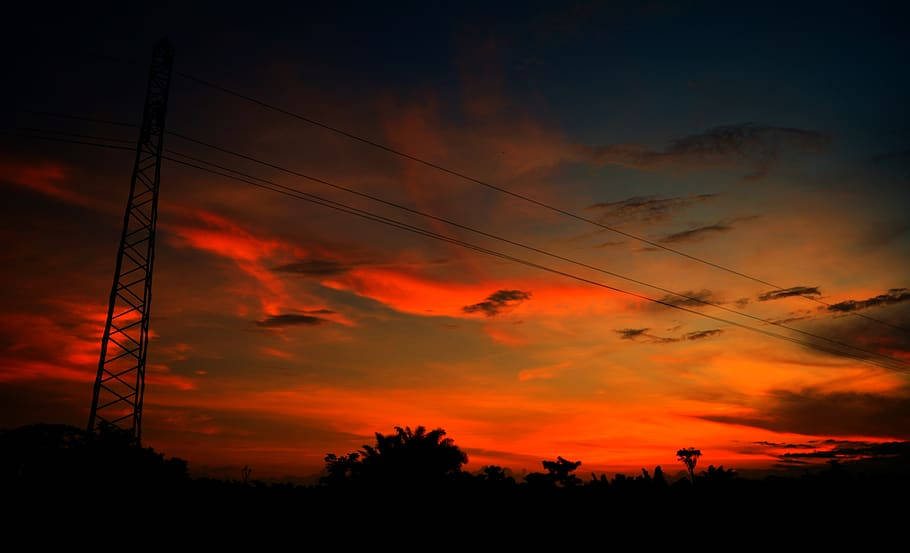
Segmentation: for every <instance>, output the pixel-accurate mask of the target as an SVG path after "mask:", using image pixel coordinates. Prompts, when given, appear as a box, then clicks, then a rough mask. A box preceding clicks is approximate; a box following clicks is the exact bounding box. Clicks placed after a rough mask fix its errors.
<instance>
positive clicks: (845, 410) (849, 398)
mask: <svg viewBox="0 0 910 553" xmlns="http://www.w3.org/2000/svg"><path fill="white" fill-rule="evenodd" d="M700 418H702V419H704V420H709V421H713V422H720V423H724V424H738V425H744V426H752V427H755V428H763V429H765V430H771V431H773V432H792V433H795V434H809V435H829V436H878V437H888V438H901V439H906V438H910V389H908V388H905V389H903V390H901V391H900V393H898V394H894V395H888V394H880V393H872V392H827V393H826V392H820V391H818V390H815V389H805V390H802V391H800V392H791V391H788V390H777V391H774V392H771V394H770V395H769V397H768V398H767V400H766V401H765V403H764V405H761V406H759V414H758V415H755V416H735V415H704V416H702V417H700Z"/></svg>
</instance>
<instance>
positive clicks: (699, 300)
mask: <svg viewBox="0 0 910 553" xmlns="http://www.w3.org/2000/svg"><path fill="white" fill-rule="evenodd" d="M171 135H173V136H176V137H178V138H181V139H183V140H186V141H189V142H192V143H195V144H199V145H201V146H205V147H208V148H211V149H214V150H216V151H219V152H223V153H226V154H230V155H233V156H236V157H239V158H241V159H246V160H248V161H252V162H254V163H258V164H260V165H264V166H266V167H270V168H273V169H276V170H279V171H282V172H284V173H287V174H290V175H294V176H297V177H300V178H304V179H307V180H310V181H313V182H316V183H319V184H324V185H326V186H330V187H332V188H335V189H337V190H342V191H344V192H347V193H349V194H353V195H356V196H360V197H362V198H367V199H369V200H372V201H375V202H378V203H381V204H384V205H387V206H390V207H395V208H397V209H400V210H402V211H406V212H408V213H411V214H414V215H420V216H421V217H425V218H428V219H431V220H434V221H439V222H441V223H445V224H447V225H450V226H453V227H456V228H460V229H463V230H467V231H470V232H473V233H475V234H479V235H481V236H485V237H487V238H492V239H494V240H498V241H500V242H504V243H507V244H510V245H513V246H518V247H520V248H524V249H526V250H529V251H533V252H535V253H539V254H542V255H546V256H548V257H551V258H554V259H559V260H561V261H566V262H568V263H572V264H574V265H577V266H579V267H584V268H586V269H591V270H593V271H597V272H600V273H603V274H606V275H610V276H613V277H616V278H620V279H623V280H625V281H628V282H632V283H635V284H638V285H641V286H646V287H648V288H651V289H653V290H658V291H660V292H664V293H666V294H670V295H673V296H677V297H680V298H683V299H685V300H688V301H692V302H695V303H700V304H702V305H708V306H712V307H715V308H717V309H721V310H723V311H727V312H729V313H733V314H736V315H740V316H743V317H748V318H750V319H753V320H756V321H760V322H762V323H765V324H770V325H774V326H778V327H781V328H785V329H787V330H791V331H793V332H798V333H800V334H803V335H805V336H810V337H812V338H816V339H819V340H825V341H827V342H830V343H833V344H837V345H839V346H843V347H847V348H852V349H855V350H857V351H861V352H863V353H866V354H869V355H875V356H879V357H883V358H885V359H888V360H890V361H895V362H902V361H900V360H898V359H895V358H894V357H891V356H889V355H885V354H882V353H880V352H875V351H871V350H867V349H864V348H860V347H858V346H854V345H851V344H848V343H845V342H841V341H839V340H834V339H831V338H828V337H825V336H821V335H818V334H814V333H812V332H808V331H805V330H802V329H799V328H795V327H792V326H788V325H786V324H784V323H781V322H779V321H774V320H772V319H765V318H763V317H758V316H755V315H752V314H750V313H746V312H744V311H739V310H736V309H731V308H729V307H726V306H724V305H721V304H719V303H717V302H712V301H708V300H704V299H702V298H698V297H695V296H690V295H688V294H684V293H681V292H676V291H674V290H670V289H668V288H664V287H661V286H657V285H654V284H650V283H647V282H644V281H641V280H638V279H635V278H631V277H627V276H625V275H621V274H619V273H615V272H612V271H608V270H606V269H603V268H600V267H595V266H593V265H590V264H588V263H584V262H582V261H578V260H575V259H572V258H569V257H565V256H562V255H559V254H555V253H552V252H550V251H547V250H544V249H540V248H537V247H535V246H531V245H528V244H525V243H522V242H517V241H515V240H511V239H509V238H504V237H502V236H498V235H496V234H492V233H489V232H486V231H483V230H479V229H477V228H474V227H470V226H467V225H463V224H461V223H458V222H455V221H452V220H451V219H447V218H445V217H439V216H437V215H433V214H431V213H427V212H425V211H420V210H416V209H412V208H410V207H407V206H405V205H402V204H399V203H396V202H391V201H388V200H385V199H383V198H381V197H378V196H374V195H372V194H367V193H365V192H361V191H359V190H355V189H352V188H349V187H346V186H342V185H339V184H335V183H332V182H329V181H326V180H323V179H320V178H317V177H313V176H311V175H307V174H305V173H301V172H299V171H294V170H292V169H287V168H285V167H282V166H279V165H276V164H273V163H270V162H267V161H263V160H261V159H258V158H255V157H253V156H249V155H246V154H243V153H239V152H235V151H232V150H229V149H226V148H222V147H220V146H216V145H214V144H209V143H207V142H204V141H202V140H198V139H195V138H191V137H189V136H186V135H183V134H180V133H178V132H171ZM167 151H168V152H169V153H174V154H177V155H179V156H182V157H185V158H188V159H192V160H194V161H198V162H202V163H206V164H208V165H211V166H213V167H217V168H219V169H222V170H227V171H231V172H234V173H236V171H234V170H232V169H229V168H227V167H223V166H220V165H217V164H214V163H211V162H208V161H205V160H201V159H198V158H193V157H191V156H187V155H185V154H180V153H178V152H174V151H173V150H167ZM240 174H241V175H242V176H244V177H247V178H255V177H252V176H251V175H247V174H243V173H240Z"/></svg>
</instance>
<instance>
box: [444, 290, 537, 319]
mask: <svg viewBox="0 0 910 553" xmlns="http://www.w3.org/2000/svg"><path fill="white" fill-rule="evenodd" d="M530 298H531V293H530V292H525V291H523V290H498V291H496V292H493V293H492V294H490V295H489V296H487V299H486V300H484V301H482V302H480V303H475V304H473V305H466V306H464V307H462V308H461V309H462V311H464V312H465V313H483V314H484V315H486V316H487V317H493V316H494V315H498V314H499V313H501V312H502V310H503V309H506V308H508V307H512V306H515V305H518V304H519V303H521V302H523V301H526V300H528V299H530Z"/></svg>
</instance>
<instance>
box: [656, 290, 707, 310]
mask: <svg viewBox="0 0 910 553" xmlns="http://www.w3.org/2000/svg"><path fill="white" fill-rule="evenodd" d="M682 296H685V297H682ZM713 300H714V292H712V291H711V290H707V289H705V290H701V291H700V292H696V291H695V290H687V291H685V292H682V293H681V294H680V295H675V294H667V295H665V296H663V297H662V298H660V301H661V302H663V303H668V304H670V305H679V306H682V307H702V306H704V305H705V302H710V301H713ZM657 308H658V309H659V308H660V307H659V305H658V306H657Z"/></svg>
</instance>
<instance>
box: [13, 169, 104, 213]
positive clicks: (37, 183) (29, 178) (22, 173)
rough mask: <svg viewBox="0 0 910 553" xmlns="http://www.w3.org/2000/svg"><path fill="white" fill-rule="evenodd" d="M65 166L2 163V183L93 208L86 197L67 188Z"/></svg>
mask: <svg viewBox="0 0 910 553" xmlns="http://www.w3.org/2000/svg"><path fill="white" fill-rule="evenodd" d="M65 179H66V173H65V172H64V169H63V166H61V165H59V164H56V163H50V162H45V163H38V164H35V165H27V164H24V163H15V162H0V181H5V182H9V183H12V184H14V185H16V186H21V187H23V188H28V189H29V190H34V191H35V192H39V193H41V194H44V195H46V196H50V197H52V198H56V199H58V200H62V201H64V202H67V203H71V204H76V205H81V206H91V205H92V202H91V201H90V200H89V199H88V198H86V197H85V196H83V195H81V194H79V193H77V192H75V191H73V190H71V189H69V188H67V186H66V180H65Z"/></svg>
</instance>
